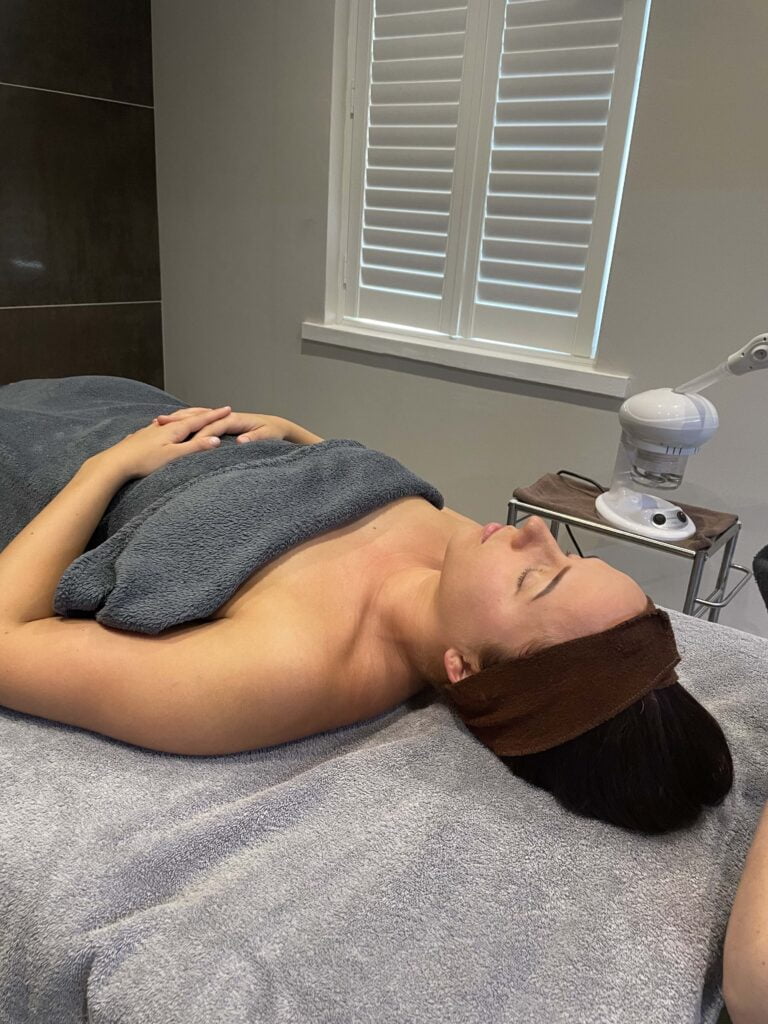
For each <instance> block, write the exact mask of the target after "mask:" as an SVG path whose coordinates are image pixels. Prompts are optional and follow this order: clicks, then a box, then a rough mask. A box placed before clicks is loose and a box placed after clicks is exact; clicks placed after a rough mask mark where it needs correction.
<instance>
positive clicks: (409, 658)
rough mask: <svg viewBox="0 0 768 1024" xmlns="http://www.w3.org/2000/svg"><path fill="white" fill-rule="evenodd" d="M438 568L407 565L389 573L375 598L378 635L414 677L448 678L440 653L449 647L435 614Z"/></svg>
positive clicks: (426, 678)
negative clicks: (394, 651)
mask: <svg viewBox="0 0 768 1024" xmlns="http://www.w3.org/2000/svg"><path fill="white" fill-rule="evenodd" d="M439 584H440V569H436V568H429V567H426V566H409V567H407V568H402V569H397V570H395V571H394V572H392V573H390V574H389V575H388V576H387V577H386V579H385V580H384V582H383V583H382V585H381V587H380V588H379V591H378V593H377V595H376V599H375V602H374V606H375V614H376V615H377V617H378V628H377V633H378V638H379V640H380V641H381V642H382V643H385V644H386V645H387V646H388V647H390V648H394V649H395V650H396V651H397V652H398V654H399V656H400V659H401V661H402V662H403V664H404V665H405V666H406V667H407V668H408V670H409V671H410V672H411V674H412V675H413V676H414V677H415V678H421V679H424V680H426V681H427V682H431V683H434V682H443V681H445V680H446V679H447V674H446V671H445V664H444V661H443V655H444V654H445V651H446V650H447V649H448V648H449V647H450V644H449V643H448V642H447V640H446V637H444V636H443V633H442V630H441V628H440V624H439V619H438V614H437V591H438V587H439Z"/></svg>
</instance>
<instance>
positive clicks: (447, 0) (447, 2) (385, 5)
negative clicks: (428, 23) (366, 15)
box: [376, 0, 467, 15]
mask: <svg viewBox="0 0 768 1024" xmlns="http://www.w3.org/2000/svg"><path fill="white" fill-rule="evenodd" d="M457 7H460V8H462V9H463V10H466V7H467V5H466V4H465V3H457V0H376V14H378V15H386V14H408V13H409V12H412V11H451V10H455V9H456V8H457Z"/></svg>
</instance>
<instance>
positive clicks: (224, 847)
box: [0, 611, 768, 1024]
mask: <svg viewBox="0 0 768 1024" xmlns="http://www.w3.org/2000/svg"><path fill="white" fill-rule="evenodd" d="M670 615H671V617H672V621H673V625H674V628H675V631H676V634H677V637H678V643H679V646H680V649H681V653H682V656H683V660H682V663H681V665H680V668H679V672H680V678H681V681H682V682H683V683H684V684H685V685H686V686H688V687H689V689H690V690H691V691H692V692H693V693H694V694H695V695H696V696H697V697H698V698H699V699H700V700H701V701H702V702H703V703H704V704H705V705H706V706H707V707H708V708H710V710H711V711H712V712H713V713H714V714H715V715H716V716H717V717H718V718H719V720H720V721H721V723H722V724H723V726H724V728H725V730H726V732H727V734H728V737H729V739H730V741H731V744H732V749H733V753H734V759H735V764H736V784H735V787H734V790H733V792H732V793H731V795H730V796H729V797H728V798H727V800H726V801H725V803H724V804H723V805H722V806H720V807H719V808H716V809H714V810H712V811H709V812H708V813H707V814H706V815H705V816H704V817H703V818H702V819H701V821H700V822H699V823H698V824H697V825H696V826H695V827H693V828H691V829H688V830H686V831H684V832H681V833H676V834H672V835H668V836H662V837H643V836H636V835H632V834H630V833H628V832H625V831H622V830H620V829H616V828H613V827H612V826H609V825H604V824H601V823H597V822H594V821H588V820H585V819H580V818H577V817H575V816H573V815H571V814H568V813H566V812H565V811H564V810H562V809H561V808H560V807H559V806H558V805H557V804H556V803H555V801H554V800H553V799H552V798H551V797H550V796H549V795H548V794H546V793H544V792H542V791H539V790H537V789H535V788H534V787H532V786H530V785H528V784H527V783H525V782H523V781H522V780H520V779H517V778H515V777H513V776H512V775H511V774H510V773H509V771H508V770H507V769H506V768H505V766H504V765H503V764H502V763H501V761H499V760H498V759H497V758H496V757H495V756H494V755H493V754H492V753H491V752H490V751H489V750H487V749H486V748H485V747H483V746H481V745H480V744H479V743H478V742H477V741H476V740H475V739H474V737H473V736H472V735H471V734H470V733H469V732H468V731H467V730H466V728H465V727H464V725H463V723H461V721H460V720H458V719H457V718H455V717H454V715H453V713H452V712H451V710H450V709H449V708H448V707H447V706H446V705H445V704H443V703H442V702H441V700H440V698H438V697H436V696H435V694H434V693H433V692H432V691H431V690H425V691H423V692H422V693H421V694H419V695H418V696H417V697H415V698H413V699H412V700H411V701H409V702H407V703H406V704H402V705H400V706H398V707H397V708H395V709H393V710H392V711H390V712H388V713H386V714H384V715H380V716H378V717H377V718H375V719H372V720H369V721H367V722H363V723H359V724H356V725H354V726H351V727H347V728H343V729H339V730H336V731H334V732H331V733H325V734H322V735H318V736H314V737H310V738H308V739H305V740H300V741H297V742H293V743H287V744H283V745H281V746H279V747H275V748H271V749H264V750H256V751H252V752H248V753H242V754H236V755H231V756H226V757H183V756H178V755H170V754H160V753H157V752H153V751H147V750H143V749H140V748H136V747H132V746H129V745H127V744H123V743H120V742H118V741H115V740H112V739H108V738H105V737H102V736H98V735H95V734H92V733H89V732H86V731H84V730H80V729H76V728H73V727H69V726H62V725H57V724H54V723H50V722H47V721H44V720H41V719H36V718H32V717H28V716H25V715H21V714H17V713H15V712H11V711H6V710H0V777H2V780H3V797H2V823H1V825H0V921H1V923H2V927H1V928H0V1020H2V1021H3V1022H12V1024H25V1022H36V1024H74V1022H84V1021H88V1022H91V1024H177V1022H178V1024H182V1022H183V1024H197V1022H200V1024H202V1022H206V1024H212V1022H219V1021H221V1022H225V1021H226V1022H228V1024H238V1022H246V1021H247V1022H270V1024H271V1022H286V1024H287V1022H291V1024H321V1022H329V1024H330V1022H333V1024H338V1022H347V1021H349V1022H352V1021H354V1022H356V1024H357V1022H359V1024H366V1022H377V1024H378V1022H409V1024H420V1022H425V1024H426V1022H430V1024H433V1022H435V1021H440V1022H442V1024H451V1022H462V1024H469V1022H478V1024H480V1022H482V1024H488V1022H520V1024H523V1022H525V1024H529V1022H531V1021H537V1022H538V1021H547V1022H548V1024H566V1022H568V1024H577V1022H578V1024H602V1022H604V1024H609V1022H610V1024H616V1022H619V1021H620V1022H622V1024H662V1022H664V1024H685V1022H698V1021H703V1022H705V1024H714V1022H715V1021H716V1019H717V1016H718V1012H719V1010H720V1007H721V1005H722V1000H721V997H720V992H719V983H720V957H721V949H722V940H723V935H724V930H725V925H726V922H727V917H728V912H729V908H730V903H731V900H732V897H733V894H734V891H735V887H736V884H737V882H738V877H739V874H740V870H741V867H742V864H743V861H744V858H745V855H746V851H747V848H748V845H749V841H750V838H751V835H752V833H753V831H754V828H755V825H756V821H757V818H758V815H759V812H760V808H761V806H762V803H763V802H764V801H765V799H766V791H767V790H768V782H767V780H766V747H767V745H766V698H765V688H766V679H767V678H768V643H767V642H766V641H765V640H763V639H761V638H759V637H756V636H753V635H750V634H746V633H741V632H739V631H737V630H734V629H729V628H727V627H724V626H720V625H715V624H711V623H708V622H701V621H699V620H697V619H693V618H689V617H687V616H684V615H682V614H680V613H678V612H675V611H670Z"/></svg>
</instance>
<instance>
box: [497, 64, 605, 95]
mask: <svg viewBox="0 0 768 1024" xmlns="http://www.w3.org/2000/svg"><path fill="white" fill-rule="evenodd" d="M612 85H613V74H612V72H610V71H601V72H599V73H595V72H590V71H585V72H582V73H581V74H557V73H552V72H542V73H539V74H522V73H521V74H516V75H514V74H513V75H506V76H505V77H504V78H502V79H501V81H500V83H499V97H500V98H501V99H503V100H520V99H529V100H542V99H555V100H556V99H565V98H566V97H568V98H569V99H571V98H577V99H609V98H610V95H611V86H612Z"/></svg>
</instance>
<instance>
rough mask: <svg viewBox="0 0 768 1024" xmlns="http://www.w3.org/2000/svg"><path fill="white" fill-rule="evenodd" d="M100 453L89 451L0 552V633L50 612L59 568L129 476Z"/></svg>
mask: <svg viewBox="0 0 768 1024" xmlns="http://www.w3.org/2000/svg"><path fill="white" fill-rule="evenodd" d="M108 452H109V449H107V452H106V453H100V454H99V455H94V456H93V458H90V459H88V460H87V461H86V462H84V463H83V465H82V466H81V467H80V469H78V471H77V472H76V473H75V475H74V476H73V477H72V479H71V480H70V481H69V483H68V484H67V485H66V487H64V488H63V489H62V490H61V491H59V493H58V494H57V495H56V497H55V498H54V499H53V501H51V502H50V503H49V504H48V505H46V507H45V508H44V509H43V511H42V512H40V513H39V514H38V515H37V516H35V518H34V519H33V520H32V521H31V522H30V523H28V524H27V525H26V526H25V527H24V529H23V530H22V531H21V533H19V534H17V535H16V537H14V539H13V540H12V541H11V543H10V544H8V545H7V547H5V548H4V549H3V550H2V551H0V631H3V632H7V630H8V629H9V628H12V627H13V626H18V625H22V624H23V623H25V622H34V621H36V620H37V619H48V618H52V617H53V616H54V615H55V612H54V610H53V595H54V593H55V592H56V587H57V586H58V583H59V580H60V579H61V577H62V575H63V573H64V570H65V569H66V568H67V567H68V566H69V565H70V563H71V562H73V561H74V560H75V559H76V558H77V557H78V556H79V555H81V554H82V553H83V551H84V550H85V546H86V544H87V543H88V541H89V539H90V538H91V536H92V534H93V531H94V530H95V529H96V527H97V526H98V524H99V521H100V520H101V517H102V516H103V515H104V512H105V511H106V509H107V506H108V505H109V503H110V501H111V500H112V498H113V497H114V496H115V494H116V493H117V491H119V490H120V488H121V487H122V486H123V484H125V483H127V482H128V480H129V479H131V476H130V474H128V473H127V472H126V470H125V469H124V468H123V466H122V464H121V463H120V462H119V461H117V460H115V459H112V458H110V457H109V455H108Z"/></svg>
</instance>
